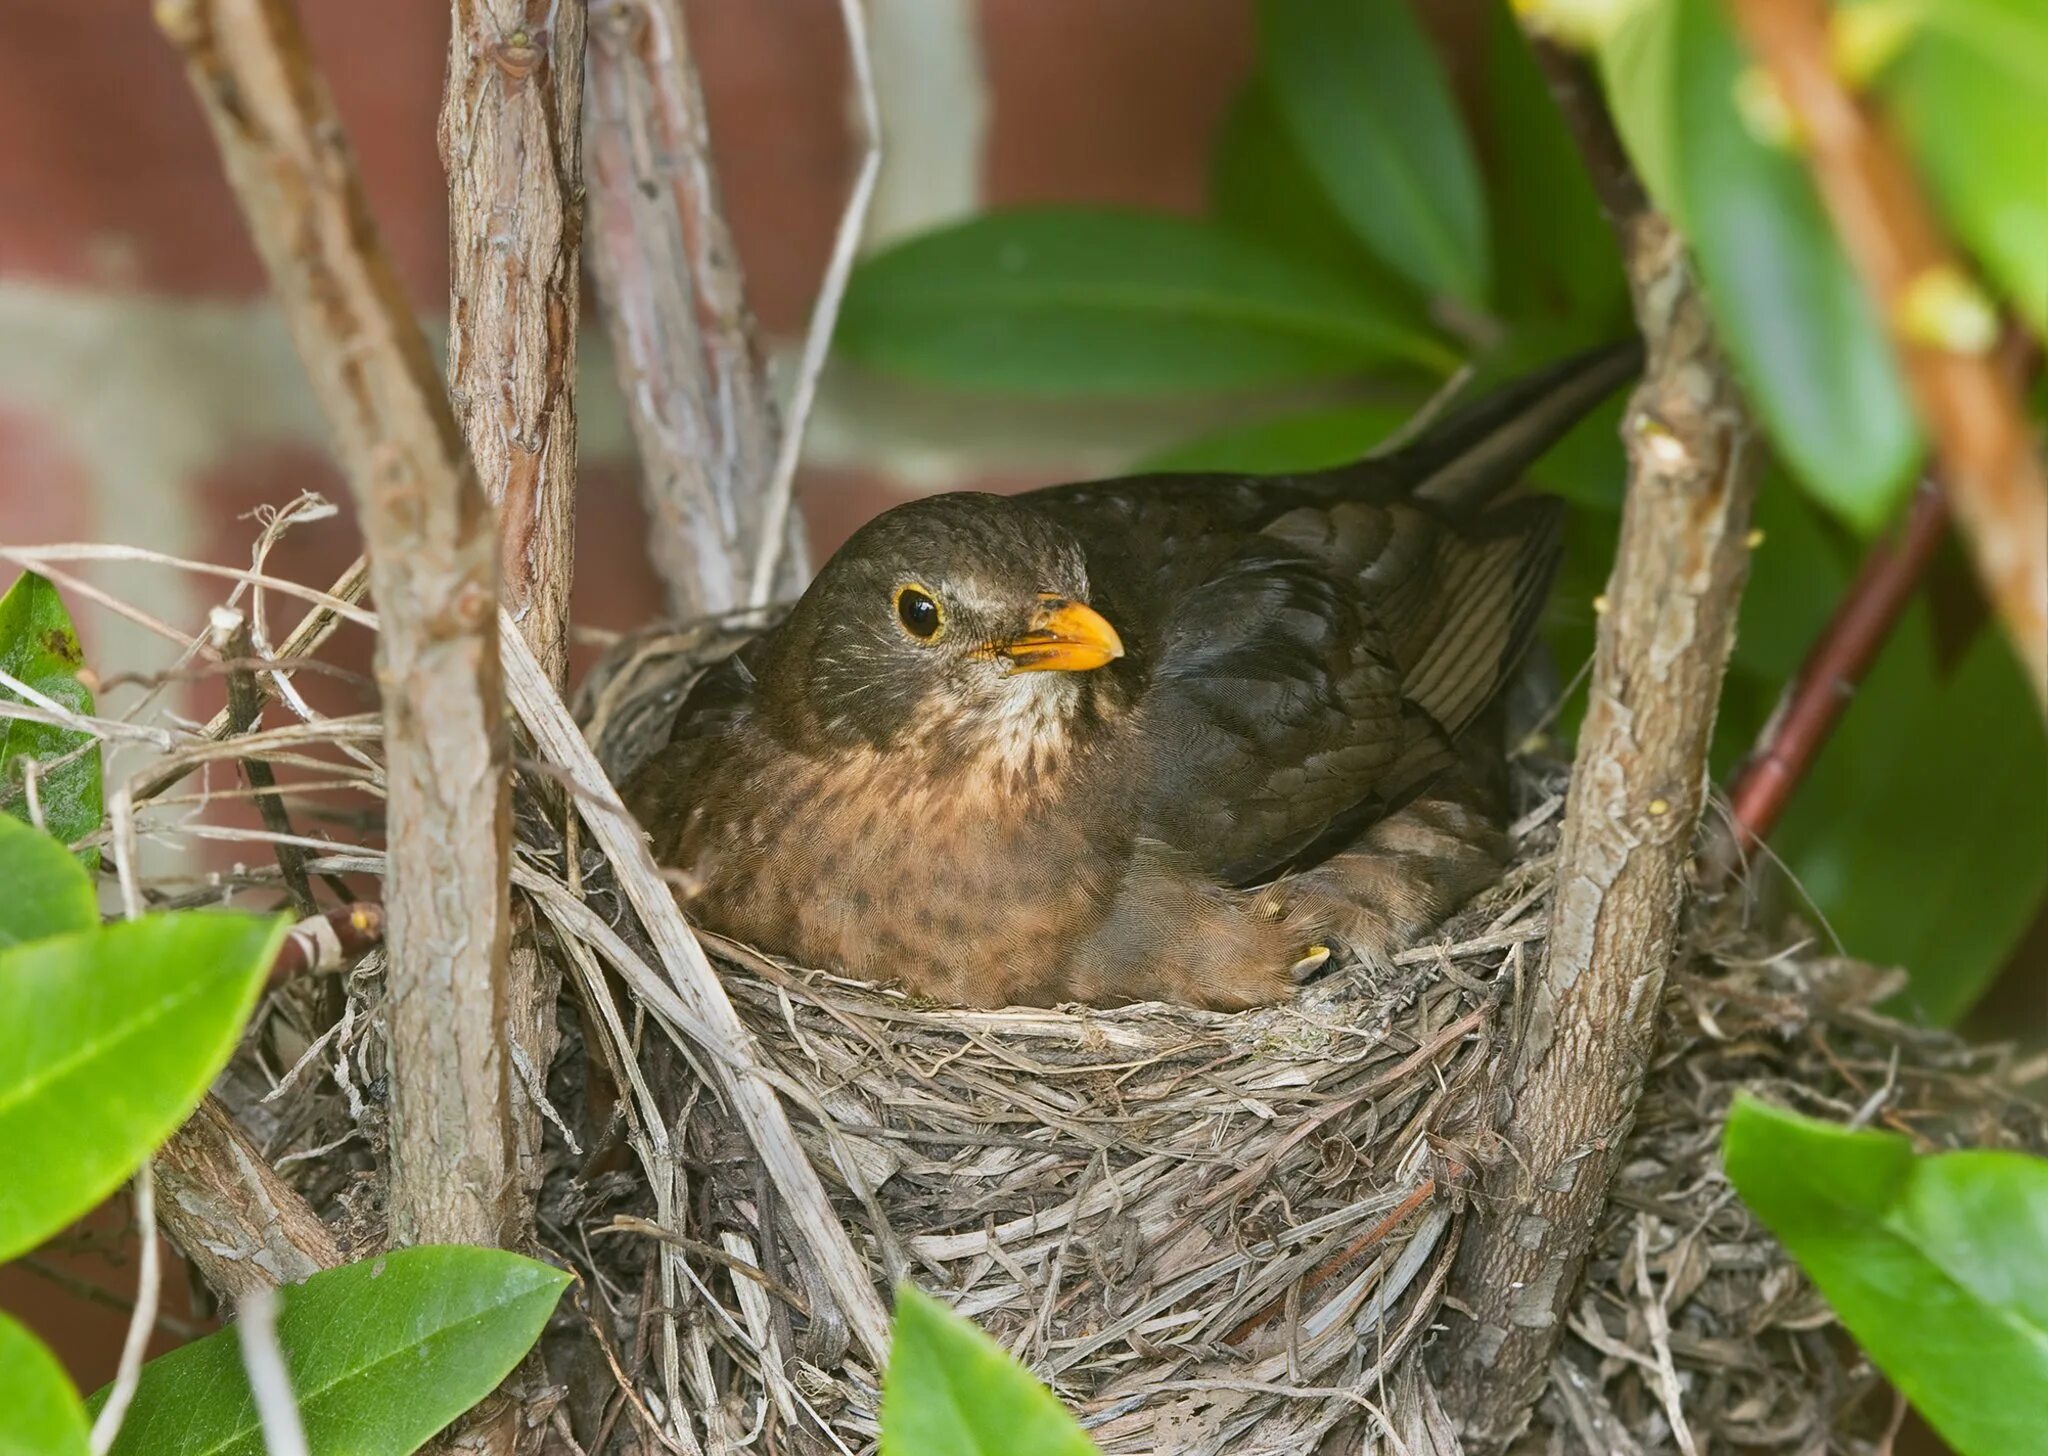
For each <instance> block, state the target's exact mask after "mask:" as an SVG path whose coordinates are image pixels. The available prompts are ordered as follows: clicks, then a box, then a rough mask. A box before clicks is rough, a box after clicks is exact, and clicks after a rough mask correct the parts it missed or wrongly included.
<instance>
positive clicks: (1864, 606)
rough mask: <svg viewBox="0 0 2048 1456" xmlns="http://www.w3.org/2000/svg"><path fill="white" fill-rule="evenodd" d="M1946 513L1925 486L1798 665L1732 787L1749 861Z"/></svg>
mask: <svg viewBox="0 0 2048 1456" xmlns="http://www.w3.org/2000/svg"><path fill="white" fill-rule="evenodd" d="M1948 523H1949V513H1948V506H1947V504H1946V503H1945V502H1944V500H1943V498H1942V494H1941V491H1940V490H1939V489H1937V488H1936V487H1935V485H1934V483H1933V482H1932V481H1922V482H1921V484H1920V488H1919V489H1918V490H1917V491H1916V492H1915V493H1914V496H1913V505H1912V509H1911V510H1910V511H1909V512H1908V514H1907V517H1906V524H1905V528H1904V530H1903V531H1901V532H1900V533H1899V538H1898V540H1897V541H1896V542H1890V541H1881V542H1879V543H1878V544H1877V545H1875V546H1873V547H1871V548H1870V554H1869V555H1867V556H1865V557H1864V558H1863V566H1862V568H1861V569H1860V570H1859V571H1858V572H1857V573H1856V580H1855V581H1854V582H1853V583H1851V585H1850V587H1849V590H1848V591H1847V592H1846V593H1845V594H1844V595H1843V597H1842V600H1841V601H1840V602H1839V603H1838V604H1837V605H1836V607H1835V612H1834V615H1833V616H1832V617H1830V618H1829V619H1828V624H1827V626H1826V628H1824V629H1823V630H1822V632H1821V634H1820V636H1819V638H1817V639H1816V640H1815V642H1814V644H1813V646H1812V648H1811V649H1809V650H1808V652H1807V654H1806V660H1805V661H1804V662H1802V663H1800V665H1799V671H1798V673H1797V674H1796V675H1795V676H1794V677H1793V679H1792V685H1791V686H1790V687H1789V688H1788V689H1787V690H1786V694H1785V700H1784V705H1783V706H1782V707H1781V708H1780V709H1779V711H1778V712H1777V713H1775V714H1773V715H1772V717H1771V721H1770V722H1769V723H1768V724H1766V725H1765V727H1764V731H1763V734H1762V736H1761V737H1760V738H1759V739H1758V742H1757V746H1756V748H1755V750H1754V751H1752V753H1751V754H1750V756H1749V758H1748V760H1747V761H1746V762H1745V763H1744V764H1743V766H1742V768H1741V770H1740V771H1739V772H1738V773H1737V775H1736V777H1735V782H1734V783H1733V784H1732V785H1730V786H1729V790H1728V798H1729V800H1730V802H1731V805H1732V807H1733V814H1732V818H1733V820H1734V827H1735V846H1736V848H1737V850H1739V851H1740V852H1741V853H1742V854H1744V855H1747V854H1748V853H1750V851H1752V850H1753V849H1755V848H1756V846H1757V844H1758V843H1759V841H1761V840H1763V839H1764V838H1765V837H1767V836H1768V835H1769V834H1770V832H1771V830H1772V828H1773V827H1775V826H1776V824H1777V822H1778V819H1779V816H1781V815H1782V814H1783V813H1784V812H1785V805H1786V804H1787V803H1789V802H1790V801H1791V798H1792V791H1793V790H1794V789H1796V788H1797V787H1798V786H1799V781H1800V780H1801V779H1802V778H1804V777H1805V776H1806V771H1807V769H1808V768H1810V767H1811V766H1812V764H1813V760H1814V756H1815V755H1816V754H1818V753H1819V752H1820V747H1821V745H1822V744H1823V743H1826V742H1827V740H1828V735H1829V734H1831V733H1833V732H1834V728H1835V723H1836V721H1837V720H1839V719H1840V718H1841V716H1842V710H1843V709H1844V708H1846V707H1848V705H1849V699H1850V698H1851V697H1853V696H1854V695H1855V692H1856V688H1857V685H1858V684H1860V683H1861V682H1862V681H1863V677H1864V674H1866V673H1867V672H1869V671H1870V664H1871V662H1872V661H1873V660H1875V658H1876V657H1877V653H1878V649H1879V648H1881V647H1882V646H1884V642H1885V639H1886V638H1887V637H1889V636H1890V635H1891V630H1892V627H1893V626H1894V624H1896V623H1897V622H1898V620H1899V615H1900V614H1901V613H1902V612H1904V611H1905V610H1906V603H1907V602H1908V601H1910V600H1911V599H1912V596H1913V592H1914V590H1915V588H1916V587H1918V585H1919V583H1920V578H1921V576H1922V575H1923V574H1924V573H1925V572H1926V570H1927V563H1928V562H1929V561H1930V560H1932V559H1933V556H1934V550H1935V548H1936V547H1937V546H1939V545H1940V544H1941V540H1942V537H1943V536H1944V535H1946V534H1947V532H1948Z"/></svg>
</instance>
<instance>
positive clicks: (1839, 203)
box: [1728, 0, 2048, 707]
mask: <svg viewBox="0 0 2048 1456" xmlns="http://www.w3.org/2000/svg"><path fill="white" fill-rule="evenodd" d="M1728 4H1729V8H1730V10H1731V12H1732V13H1733V15H1734V18H1735V21H1736V25H1737V27H1738V28H1739V29H1740V30H1741V32H1742V34H1743V37H1744V38H1745V39H1746V40H1747V42H1748V44H1749V47H1750V49H1751V50H1752V51H1753V52H1754V53H1755V54H1756V56H1757V58H1758V59H1759V60H1760V61H1761V62H1762V63H1763V64H1764V65H1765V66H1767V67H1768V68H1769V70H1770V73H1771V75H1772V76H1773V77H1774V78H1775V79H1776V81H1777V83H1778V88H1779V90H1780V92H1781V93H1782V94H1783V96H1784V99H1785V103H1786V105H1787V107H1788V108H1789V109H1790V110H1791V113H1792V115H1793V117H1794V119H1795V121H1796V122H1797V125H1798V134H1799V136H1800V139H1801V141H1802V143H1803V145H1804V147H1805V150H1806V153H1807V160H1808V161H1809V162H1810V163H1811V165H1812V168H1813V175H1814V180H1815V182H1816V183H1817V184H1818V185H1819V190H1820V195H1821V200H1822V202H1824V203H1825V204H1826V206H1827V209H1828V213H1829V216H1831V217H1832V218H1833V219H1834V224H1835V231H1836V232H1837V233H1838V234H1839V235H1840V237H1841V239H1842V243H1843V246H1844V247H1845V248H1846V249H1847V250H1848V254H1849V258H1850V261H1851V262H1853V263H1854V264H1855V266H1856V269H1857V271H1858V272H1859V273H1861V274H1862V275H1863V283H1864V286H1865V287H1867V288H1868V289H1869V290H1870V292H1871V294H1872V296H1873V297H1874V298H1876V300H1877V302H1878V306H1879V309H1880V311H1881V312H1882V314H1883V316H1884V319H1885V321H1886V325H1887V327H1888V328H1889V329H1890V331H1891V335H1892V341H1893V343H1894V345H1896V347H1897V349H1898V352H1899V358H1900V361H1901V362H1902V363H1903V364H1904V366H1905V370H1906V380H1907V383H1908V385H1909V387H1910V388H1911V391H1912V394H1913V400H1914V404H1915V405H1916V406H1917V408H1918V411H1919V414H1920V418H1921V422H1922V423H1923V424H1925V425H1926V427H1927V431H1928V433H1929V434H1930V435H1931V436H1932V437H1933V441H1934V454H1935V461H1936V475H1937V477H1938V478H1939V479H1940V481H1941V483H1942V487H1943V489H1945V490H1946V491H1947V492H1948V495H1949V503H1950V505H1952V506H1953V507H1954V509H1955V514H1956V520H1957V522H1958V523H1959V524H1960V525H1961V526H1962V528H1963V534H1964V537H1965V539H1966V541H1967V542H1968V544H1969V546H1970V549H1971V553H1972V555H1973V556H1974V557H1975V559H1976V565H1977V574H1978V576H1979V578H1980V579H1981V580H1982V581H1983V583H1984V590H1985V594H1986V595H1987V596H1988V597H1989V598H1990V599H1991V602H1992V605H1993V607H1994V608H1995V609H1996V610H1997V612H1998V614H1999V616H2000V617H2002V618H2003V619H2004V621H2005V627H2006V631H2007V632H2008V633H2009V634H2010V635H2011V637H2012V641H2013V646H2014V648H2015V649H2016V650H2017V651H2018V653H2019V656H2020V660H2021V662H2022V663H2023V664H2025V666H2026V669H2027V674H2028V676H2029V678H2030V679H2031V680H2032V681H2033V684H2034V692H2035V694H2036V696H2037V697H2039V698H2040V699H2041V702H2042V705H2043V706H2044V707H2048V474H2044V472H2043V469H2042V465H2041V462H2040V460H2039V458H2038V457H2037V456H2036V454H2035V452H2034V448H2033V442H2032V440H2031V438H2030V433H2029V430H2028V428H2027V421H2026V413H2025V409H2024V406H2023V403H2022V401H2021V398H2020V392H2019V389H2018V387H2017V386H2016V385H2015V384H2014V383H2013V381H2012V380H2011V378H2010V377H2009V376H2008V375H2007V373H2006V371H2004V370H2003V369H2001V368H2000V367H1999V364H1998V360H1997V358H1996V357H1995V355H1994V354H1993V353H1992V351H1991V350H1990V349H1989V348H1988V347H1984V348H1972V347H1969V346H1967V345H1958V344H1956V343H1953V342H1951V341H1948V340H1943V339H1936V338H1932V337H1930V336H1929V335H1930V331H1929V330H1928V329H1927V328H1926V327H1925V326H1923V325H1920V324H1917V323H1916V322H1915V315H1916V313H1918V312H1922V311H1924V310H1923V309H1922V308H1921V307H1920V306H1918V305H1917V304H1916V299H1920V298H1924V297H1925V296H1926V294H1925V292H1924V290H1926V289H1929V288H1933V287H1939V286H1940V285H1941V283H1942V281H1943V280H1947V279H1955V278H1960V277H1962V276H1963V274H1962V272H1961V265H1960V264H1959V263H1958V261H1957V258H1956V254H1955V252H1954V250H1953V249H1952V248H1951V247H1950V246H1949V245H1948V242H1947V241H1946V239H1945V238H1944V237H1943V236H1942V233H1941V229H1940V226H1939V224H1937V222H1936V221H1935V217H1934V213H1933V211H1932V209H1930V208H1929V207H1928V205H1927V202H1926V199H1925V198H1924V197H1922V196H1921V193H1920V188H1919V185H1918V183H1917V181H1916V180H1915V178H1914V176H1913V174H1912V171H1911V169H1910V168H1908V166H1907V165H1906V162H1905V160H1904V158H1903V156H1902V155H1901V153H1900V151H1899V149H1898V148H1897V147H1896V146H1895V145H1894V144H1893V142H1892V139H1891V138H1890V137H1889V136H1888V135H1887V134H1886V132H1885V129H1884V127H1883V125H1882V124H1881V123H1880V122H1879V120H1878V119H1877V117H1876V116H1875V115H1873V114H1872V112H1871V111H1870V109H1869V108H1868V107H1866V106H1865V105H1864V104H1863V103H1862V102H1861V101H1859V100H1858V98H1856V97H1855V96H1853V95H1851V94H1850V92H1849V91H1848V89H1847V88H1846V87H1845V86H1843V84H1842V82H1841V81H1840V79H1839V78H1838V77H1837V76H1836V75H1835V72H1834V68H1833V66H1832V65H1831V64H1830V62H1829V59H1828V56H1829V39H1828V8H1827V6H1826V4H1825V3H1824V0H1728Z"/></svg>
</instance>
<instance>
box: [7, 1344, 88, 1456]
mask: <svg viewBox="0 0 2048 1456" xmlns="http://www.w3.org/2000/svg"><path fill="white" fill-rule="evenodd" d="M87 1430H88V1427H87V1423H86V1419H85V1407H84V1406H83V1405H82V1404H80V1402H79V1399H78V1392H77V1391H75V1390H73V1389H72V1388H71V1382H70V1381H69V1380H68V1379H66V1378H65V1375H64V1367H63V1366H61V1365H59V1364H58V1363H57V1357H56V1356H54V1355H52V1354H51V1353H50V1352H49V1350H48V1349H47V1348H45V1346H44V1345H43V1343H42V1341H40V1340H38V1339H37V1338H36V1337H35V1336H34V1335H32V1334H30V1333H29V1332H28V1331H27V1330H25V1329H23V1328H22V1327H21V1326H20V1325H18V1324H16V1323H15V1322H14V1321H13V1320H11V1319H9V1318H8V1317H7V1316H6V1315H4V1314H0V1456H85V1453H86V1450H87V1446H86V1435H87Z"/></svg>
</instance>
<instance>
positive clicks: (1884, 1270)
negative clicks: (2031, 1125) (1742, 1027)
mask: <svg viewBox="0 0 2048 1456" xmlns="http://www.w3.org/2000/svg"><path fill="white" fill-rule="evenodd" d="M1724 1154H1725V1157H1726V1160H1727V1168H1728V1179H1729V1181H1730V1182H1731V1183H1733V1184H1734V1185H1735V1188H1736V1191H1737V1192H1739V1193H1740V1194H1741V1195H1742V1197H1743V1201H1744V1202H1746V1203H1747V1204H1748V1205H1749V1206H1750V1208H1751V1209H1752V1210H1753V1211H1754V1212H1755V1213H1756V1215H1757V1217H1758V1218H1760V1219H1762V1220H1763V1221H1764V1223H1765V1224H1767V1225H1768V1226H1769V1227H1770V1230H1771V1232H1772V1233H1774V1234H1776V1235H1777V1236H1778V1239H1779V1241H1780V1242H1782V1243H1783V1244H1784V1245H1785V1247H1786V1248H1787V1249H1788V1250H1789V1251H1790V1252H1791V1254H1792V1256H1793V1257H1794V1258H1796V1259H1797V1260H1798V1261H1799V1264H1800V1267H1801V1268H1803V1269H1805V1270H1806V1272H1807V1274H1808V1275H1809V1276H1811V1278H1812V1279H1813V1282H1814V1284H1815V1285H1817V1286H1818V1287H1819V1289H1820V1291H1821V1293H1822V1294H1825V1295H1826V1296H1827V1299H1828V1303H1829V1304H1831V1305H1833V1306H1834V1310H1835V1313H1836V1314H1837V1315H1839V1316H1840V1317H1841V1320H1842V1323H1843V1324H1845V1325H1847V1326H1848V1328H1849V1330H1850V1332H1851V1333H1852V1334H1854V1335H1855V1336H1856V1338H1857V1339H1858V1340H1860V1341H1861V1342H1862V1343H1863V1348H1864V1349H1866V1350H1868V1351H1869V1352H1870V1357H1871V1359H1873V1360H1875V1361H1876V1362H1877V1364H1878V1367H1879V1368H1880V1369H1882V1370H1883V1371H1884V1373H1885V1374H1886V1375H1887V1376H1889V1377H1890V1378H1891V1381H1892V1383H1893V1384H1894V1385H1896V1386H1898V1388H1899V1389H1900V1390H1901V1391H1902V1392H1903V1393H1904V1394H1905V1396H1906V1398H1907V1399H1908V1400H1910V1401H1912V1402H1913V1404H1914V1406H1915V1407H1916V1408H1917V1409H1918V1410H1919V1411H1920V1413H1921V1414H1922V1415H1924V1416H1925V1417H1927V1420H1928V1422H1929V1423H1930V1424H1931V1425H1933V1426H1934V1428H1935V1429H1936V1430H1937V1431H1939V1432H1940V1433H1941V1434H1942V1436H1943V1437H1945V1438H1946V1439H1947V1440H1948V1442H1949V1443H1950V1444H1951V1445H1952V1446H1954V1447H1955V1449H1956V1450H1957V1451H1958V1452H1959V1453H1960V1456H2030V1453H2031V1456H2041V1453H2044V1452H2048V1420H2044V1419H2043V1413H2044V1412H2048V1161H2043V1160H2042V1159H2040V1158H2029V1157H2025V1156H2022V1155H2021V1154H2018V1153H2005V1152H1964V1153H1944V1154H1941V1155H1940V1156H1937V1157H1915V1156H1914V1155H1913V1151H1912V1148H1911V1146H1910V1145H1909V1144H1908V1143H1907V1142H1906V1140H1905V1139H1904V1138H1901V1137H1896V1136H1893V1135H1892V1134H1890V1133H1875V1132H1850V1131H1848V1130H1846V1129H1844V1128H1839V1127H1835V1126H1832V1125H1830V1124H1828V1123H1823V1122H1814V1121H1812V1120H1810V1119H1808V1118H1804V1117H1797V1116H1794V1115H1793V1114H1791V1113H1789V1112H1783V1111H1780V1110H1778V1109H1776V1108H1773V1107H1768V1106H1765V1105H1764V1104H1763V1103H1760V1102H1757V1101H1755V1100H1754V1099H1751V1098H1747V1097H1745V1098H1742V1099H1741V1100H1739V1101H1738V1102H1737V1103H1736V1104H1735V1108H1734V1110H1733V1111H1732V1112H1731V1113H1730V1114H1729V1117H1728V1133H1727V1140H1726V1142H1725V1144H1724Z"/></svg>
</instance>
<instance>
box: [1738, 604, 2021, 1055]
mask: <svg viewBox="0 0 2048 1456" xmlns="http://www.w3.org/2000/svg"><path fill="white" fill-rule="evenodd" d="M2043 804H2048V740H2044V736H2043V733H2042V728H2041V720H2040V718H2039V717H2038V715H2037V714H2036V712H2035V710H2034V704H2033V699H2032V695H2031V694H2030V693H2029V691H2028V688H2027V685H2026V680H2025V678H2024V677H2023V676H2022V675H2021V673H2020V669H2019V664H2018V663H2017V662H2016V661H2015V660H2014V658H2013V656H2012V652H2011V649H2010V648H2009V647H2008V646H2007V644H2006V641H2005V639H2004V637H2003V635H2002V634H2000V633H1997V632H1984V633H1980V634H1979V635H1978V637H1977V639H1976V642H1975V643H1974V645H1973V646H1972V647H1971V648H1970V650H1969V652H1968V653H1967V654H1966V655H1965V656H1964V658H1963V659H1962V661H1961V662H1960V663H1959V664H1958V665H1957V666H1956V668H1955V669H1954V671H1952V672H1949V673H1947V674H1943V673H1942V672H1941V671H1940V670H1939V669H1938V667H1937V663H1936V658H1935V651H1934V642H1933V634H1932V631H1931V629H1930V627H1929V624H1928V621H1927V618H1926V614H1925V613H1924V612H1919V613H1915V614H1914V615H1912V616H1909V617H1908V618H1907V619H1906V620H1905V621H1904V622H1902V623H1901V624H1900V627H1899V629H1898V631H1897V632H1896V633H1895V634H1894V640H1893V641H1892V642H1891V643H1890V644H1888V645H1887V647H1886V649H1885V652H1884V654H1883V656H1882V657H1881V658H1880V659H1879V661H1878V664H1877V667H1876V668H1875V670H1874V671H1873V673H1872V675H1871V678H1870V680H1869V681H1868V682H1867V683H1866V684H1865V686H1864V689H1863V691H1862V693H1861V695H1860V699H1859V702H1858V705H1857V711H1856V712H1854V713H1851V714H1850V715H1848V716H1847V717H1846V718H1845V719H1844V721H1843V723H1842V726H1841V729H1840V732H1839V735H1838V737H1837V739H1836V741H1835V742H1834V743H1832V744H1830V745H1829V748H1828V752H1827V753H1826V754H1825V755H1824V756H1823V758H1822V761H1821V763H1820V765H1819V768H1818V770H1817V772H1816V773H1815V774H1814V776H1813V777H1812V778H1811V779H1809V780H1808V781H1807V783H1806V784H1805V785H1803V786H1802V788H1801V792H1800V794H1799V796H1798V798H1796V799H1795V800H1794V801H1793V806H1792V810H1791V813H1790V814H1788V816H1787V819H1786V823H1785V826H1784V829H1783V831H1782V832H1781V834H1780V835H1779V846H1780V851H1781V852H1782V853H1783V854H1784V855H1785V856H1786V858H1787V859H1788V860H1789V861H1790V863H1791V865H1792V867H1793V869H1794V870H1795V871H1796V873H1797V874H1798V876H1799V879H1800V882H1801V884H1802V885H1803V886H1804V888H1805V890H1806V892H1807V894H1809V895H1811V896H1812V897H1813V900H1814V902H1815V903H1816V904H1817V905H1818V906H1819V907H1820V909H1821V912H1822V914H1823V915H1824V916H1825V917H1826V919H1827V922H1828V924H1829V926H1830V927H1831V928H1832V929H1833V931H1834V933H1835V934H1837V935H1839V936H1840V937H1841V938H1842V942H1843V944H1844V945H1846V946H1847V947H1848V948H1849V950H1850V951H1851V952H1852V953H1854V954H1857V955H1862V956H1866V957H1871V958H1874V959H1879V960H1889V961H1892V962H1894V963H1896V964H1900V965H1904V966H1907V967H1909V968H1910V969H1911V971H1912V983H1911V985H1910V987H1909V988H1908V990H1907V991H1906V993H1905V999H1906V1001H1907V1003H1908V1004H1907V1006H1906V1007H1904V1008H1903V1009H1904V1010H1906V1011H1908V1012H1917V1013H1918V1014H1920V1015H1921V1016H1924V1017H1925V1018H1927V1019H1928V1020H1931V1021H1935V1022H1941V1023H1946V1022H1951V1021H1954V1020H1956V1019H1957V1018H1958V1017H1960V1016H1961V1015H1962V1014H1963V1013H1964V1012H1965V1011H1967V1010H1968V1009H1969V1008H1970V1006H1971V1004H1972V1003H1974V1002H1975V1001H1976V999H1977V997H1978V995H1979V994H1980V993H1981V992H1982V991H1983V990H1984V988H1985V987H1986V986H1987V985H1988V984H1989V983H1990V980H1991V977H1992V976H1993V975H1994V974H1995V973H1996V972H1997V970H1998V968H1999V967H2000V965H2002V964H2003V963H2004V961H2005V958H2006V956H2007V955H2008V954H2009V953H2010V952H2011V950H2012V947H2013V944H2014V942H2015V941H2016V940H2017V939H2018V938H2019V936H2020V935H2021V934H2022V933H2023V932H2024V931H2025V929H2026V927H2027V925H2028V924H2029V923H2030V921H2031V920H2032V919H2033V915H2034V912H2035V910H2036V909H2037V907H2038V906H2039V904H2040V901H2041V896H2042V892H2043V890H2044V889H2048V836H2044V835H2043V834H2042V832H2041V806H2042V805H2043Z"/></svg>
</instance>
